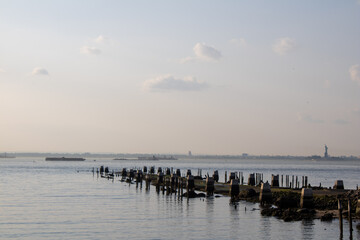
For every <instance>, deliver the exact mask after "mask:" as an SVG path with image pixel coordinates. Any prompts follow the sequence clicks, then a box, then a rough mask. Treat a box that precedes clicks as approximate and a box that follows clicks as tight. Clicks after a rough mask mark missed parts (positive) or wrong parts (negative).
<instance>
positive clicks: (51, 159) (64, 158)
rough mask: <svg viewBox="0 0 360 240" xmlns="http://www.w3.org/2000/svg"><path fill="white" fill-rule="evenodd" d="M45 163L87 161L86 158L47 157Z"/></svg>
mask: <svg viewBox="0 0 360 240" xmlns="http://www.w3.org/2000/svg"><path fill="white" fill-rule="evenodd" d="M45 161H70V162H71V161H85V158H74V157H47V158H45Z"/></svg>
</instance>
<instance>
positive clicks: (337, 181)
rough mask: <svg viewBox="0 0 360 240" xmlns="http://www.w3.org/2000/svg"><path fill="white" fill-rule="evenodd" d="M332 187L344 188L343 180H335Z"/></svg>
mask: <svg viewBox="0 0 360 240" xmlns="http://www.w3.org/2000/svg"><path fill="white" fill-rule="evenodd" d="M334 189H344V182H343V180H336V181H335V184H334Z"/></svg>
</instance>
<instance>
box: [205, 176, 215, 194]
mask: <svg viewBox="0 0 360 240" xmlns="http://www.w3.org/2000/svg"><path fill="white" fill-rule="evenodd" d="M214 190H215V183H214V178H212V177H209V176H208V177H207V178H206V187H205V191H206V194H207V195H209V196H212V195H214Z"/></svg>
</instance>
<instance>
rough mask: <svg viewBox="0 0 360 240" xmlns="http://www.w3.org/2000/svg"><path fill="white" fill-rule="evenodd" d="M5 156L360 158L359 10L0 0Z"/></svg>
mask: <svg viewBox="0 0 360 240" xmlns="http://www.w3.org/2000/svg"><path fill="white" fill-rule="evenodd" d="M0 32H1V35H0V111H1V113H0V152H5V151H8V152H11V151H32V152H35V151H41V152H47V151H52V152H63V151H66V152H85V151H86V152H125V153H185V154H186V153H187V152H188V151H189V150H191V151H192V152H193V154H204V153H208V154H241V153H245V152H246V153H249V154H284V155H285V154H291V155H310V154H319V155H322V154H323V152H324V144H327V145H328V147H329V154H330V155H360V1H356V0H347V1H345V0H343V1H339V0H322V1H321V0H318V1H313V0H307V1H304V0H302V1H285V0H282V1H280V0H278V1H276V0H273V1H267V0H266V1H265V0H264V1H257V0H249V1H240V0H238V1H208V0H206V1H205V0H204V1H194V0H190V1H185V0H181V1H168V0H167V1H156V0H154V1H149V0H144V1H136V0H131V1H130V0H129V1H110V0H108V1H104V0H102V1H100V0H99V1H91V0H83V1H75V0H71V1H66V0H61V1H47V0H43V1H40V0H39V1H33V0H23V1H20V0H0Z"/></svg>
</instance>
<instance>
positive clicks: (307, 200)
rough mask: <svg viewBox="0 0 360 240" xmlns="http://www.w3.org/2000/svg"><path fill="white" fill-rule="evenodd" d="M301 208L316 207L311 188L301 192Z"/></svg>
mask: <svg viewBox="0 0 360 240" xmlns="http://www.w3.org/2000/svg"><path fill="white" fill-rule="evenodd" d="M300 207H301V208H313V207H314V196H313V191H312V189H311V188H303V189H302V190H301V197H300Z"/></svg>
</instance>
